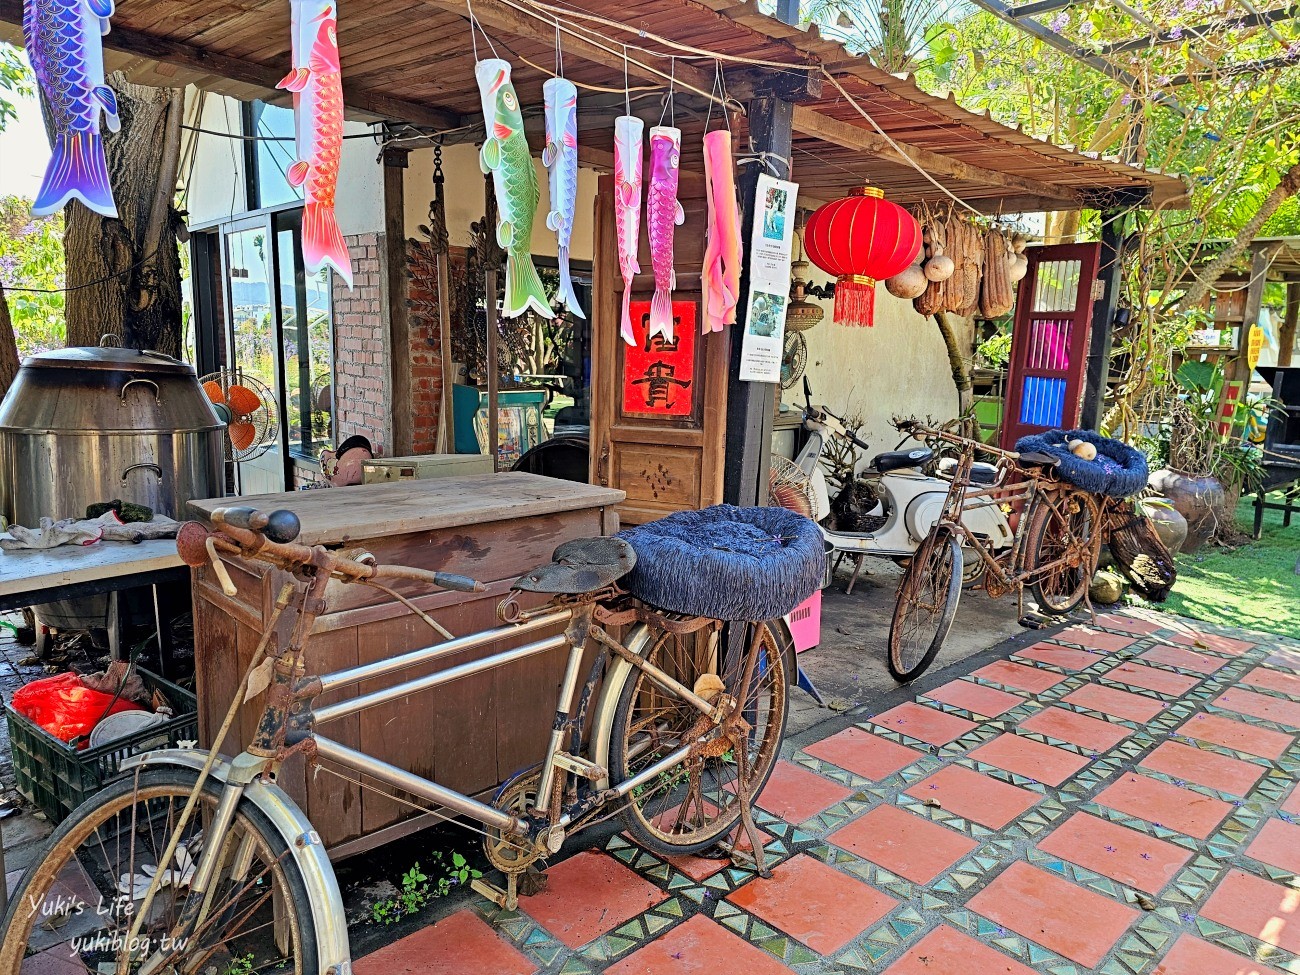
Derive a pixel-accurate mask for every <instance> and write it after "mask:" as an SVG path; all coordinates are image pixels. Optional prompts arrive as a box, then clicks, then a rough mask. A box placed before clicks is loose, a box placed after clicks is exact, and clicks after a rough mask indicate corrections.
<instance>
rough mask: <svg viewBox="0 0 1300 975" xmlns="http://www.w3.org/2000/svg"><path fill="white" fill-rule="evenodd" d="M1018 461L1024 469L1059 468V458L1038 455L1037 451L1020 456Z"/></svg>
mask: <svg viewBox="0 0 1300 975" xmlns="http://www.w3.org/2000/svg"><path fill="white" fill-rule="evenodd" d="M1019 460H1020V463H1021V464H1023V465H1024V466H1025V467H1059V466H1060V463H1061V458H1059V457H1053V456H1052V455H1051V454H1043V453H1039V452H1038V451H1037V450H1031V451H1029V452H1027V453H1023V454H1021V455H1020V457H1019Z"/></svg>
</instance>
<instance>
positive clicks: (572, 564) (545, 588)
mask: <svg viewBox="0 0 1300 975" xmlns="http://www.w3.org/2000/svg"><path fill="white" fill-rule="evenodd" d="M634 565H636V552H634V551H633V550H632V546H631V545H629V544H628V543H627V542H625V541H623V539H621V538H616V537H613V536H610V537H602V538H575V539H574V540H573V541H571V542H565V543H564V544H563V545H561V546H560V547H559V548H557V549H556V550H555V551H554V552H552V553H551V561H550V562H548V563H547V564H546V565H539V566H538V567H537V568H535V569H533V570H532V571H531V572H526V573H525V574H524V575H521V576H520V577H519V578H518V579H516V580H515V584H514V585H513V586H511V587H510V588H512V589H519V590H523V591H524V592H549V593H563V594H565V595H569V596H580V595H582V594H583V593H584V592H592V591H593V590H596V589H604V588H605V587H606V586H608V585H610V584H611V583H613V582H615V581H616V580H618V579H621V578H622V577H623V576H625V575H627V574H628V573H629V572H631V571H632V566H634Z"/></svg>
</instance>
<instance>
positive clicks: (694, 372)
mask: <svg viewBox="0 0 1300 975" xmlns="http://www.w3.org/2000/svg"><path fill="white" fill-rule="evenodd" d="M696 162H697V163H698V162H699V160H698V159H697V160H696ZM700 171H701V166H700V165H696V166H694V168H691V167H690V166H689V164H688V161H687V160H683V163H682V173H683V176H682V186H681V191H680V199H681V202H682V206H683V208H684V209H685V211H686V222H685V223H684V224H683V225H682V226H680V227H678V228H677V233H676V246H675V248H674V261H675V263H676V266H677V289H676V290H675V291H674V292H673V310H674V313H675V316H677V317H678V321H677V323H676V329H675V331H676V334H675V336H674V343H672V344H671V345H669V344H667V343H664V342H662V340H661V339H660V338H659V337H656V338H654V339H647V336H646V324H645V320H644V314H648V308H649V302H650V296H651V293H652V292H653V290H654V277H653V274H652V273H650V271H651V265H650V254H649V250H648V247H647V244H646V240H645V228H644V227H642V231H641V256H640V265H641V267H642V269H643V271H644V272H645V273H642V274H640V275H638V276H637V277H636V279H635V280H634V281H633V285H632V289H633V292H632V305H633V325H634V330H635V332H636V337H637V344H636V345H635V346H629V345H628V344H627V343H625V342H624V341H623V340H622V338H621V337H620V335H619V325H620V320H621V315H622V300H623V280H622V277H621V276H620V274H619V266H618V241H617V235H616V232H615V227H614V181H613V177H612V176H602V177H601V180H600V191H599V193H598V194H597V196H596V219H595V235H596V239H595V253H596V260H595V268H594V271H593V279H592V302H591V304H592V351H591V364H592V383H591V386H592V409H591V472H590V473H591V483H593V484H599V485H602V486H606V487H612V488H618V489H620V490H623V491H626V492H627V500H626V501H625V502H624V503H623V504H622V505H621V506H620V507H619V518H620V520H621V522H622V523H623V524H628V525H638V524H641V523H642V522H646V521H651V520H653V519H655V518H660V517H662V516H663V515H666V514H669V513H671V512H673V511H681V510H684V509H692V508H703V507H707V506H708V505H711V504H717V503H719V502H720V501H721V500H722V463H723V456H724V452H725V434H726V425H727V362H728V357H729V354H730V347H729V344H728V343H729V341H730V334H729V332H730V330H727V331H724V332H720V333H712V334H710V335H708V336H703V335H701V334H700V297H701V296H700V272H699V268H700V265H701V262H702V260H703V254H704V227H705V222H706V214H705V211H706V207H705V200H704V184H703V180H702V179H699V178H690V177H689V176H688V175H687V174H688V173H699V172H700ZM649 173H650V168H649V166H647V167H646V176H647V178H648V177H649ZM638 312H640V313H643V314H638Z"/></svg>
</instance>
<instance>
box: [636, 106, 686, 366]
mask: <svg viewBox="0 0 1300 975" xmlns="http://www.w3.org/2000/svg"><path fill="white" fill-rule="evenodd" d="M681 154H682V130H681V129H679V128H676V127H674V126H671V125H656V126H654V127H653V128H652V129H651V130H650V189H649V190H648V191H647V193H646V205H645V216H646V236H647V237H649V239H650V264H651V265H652V266H653V267H654V272H655V292H654V296H653V297H652V298H651V299H650V328H649V330H648V331H649V334H650V335H662V336H663V337H664V340H665V341H667V342H671V341H672V340H673V289H674V288H676V287H677V272H676V271H675V270H673V237H674V235H675V233H676V228H677V227H678V226H680V225H681V224H683V223H685V222H686V211H684V210H683V209H682V205H681V202H680V201H678V199H677V183H678V179H679V177H680V176H681V170H680V168H679V167H680V166H681Z"/></svg>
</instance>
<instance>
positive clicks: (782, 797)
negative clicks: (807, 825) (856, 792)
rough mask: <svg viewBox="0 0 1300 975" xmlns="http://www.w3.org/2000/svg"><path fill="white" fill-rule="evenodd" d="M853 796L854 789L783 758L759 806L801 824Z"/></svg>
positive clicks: (774, 771)
mask: <svg viewBox="0 0 1300 975" xmlns="http://www.w3.org/2000/svg"><path fill="white" fill-rule="evenodd" d="M851 795H853V790H852V789H847V788H845V787H844V786H842V785H840V784H839V783H838V782H832V781H831V780H830V779H828V778H824V777H823V776H820V775H818V774H817V773H816V772H810V771H808V770H807V769H806V768H800V767H799V766H798V765H794V764H793V763H791V762H787V761H785V760H784V759H782V760H781V761H779V762H777V763H776V768H774V769H773V770H772V777H771V778H770V779H768V780H767V785H765V786H764V787H763V791H762V793H760V794H759V797H758V804H759V805H760V806H762V807H763V808H764V809H766V810H767V811H768V812H770V813H771V814H772V815H773V816H780V817H781V818H782V819H784V820H786V821H787V822H791V823H802V822H803V821H804V820H805V819H811V818H812V817H813V816H816V815H817V814H818V813H819V812H822V811H824V810H826V809H829V808H830V807H831V806H833V805H835V803H837V802H843V801H844V800H845V799H847V798H848V797H849V796H851Z"/></svg>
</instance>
